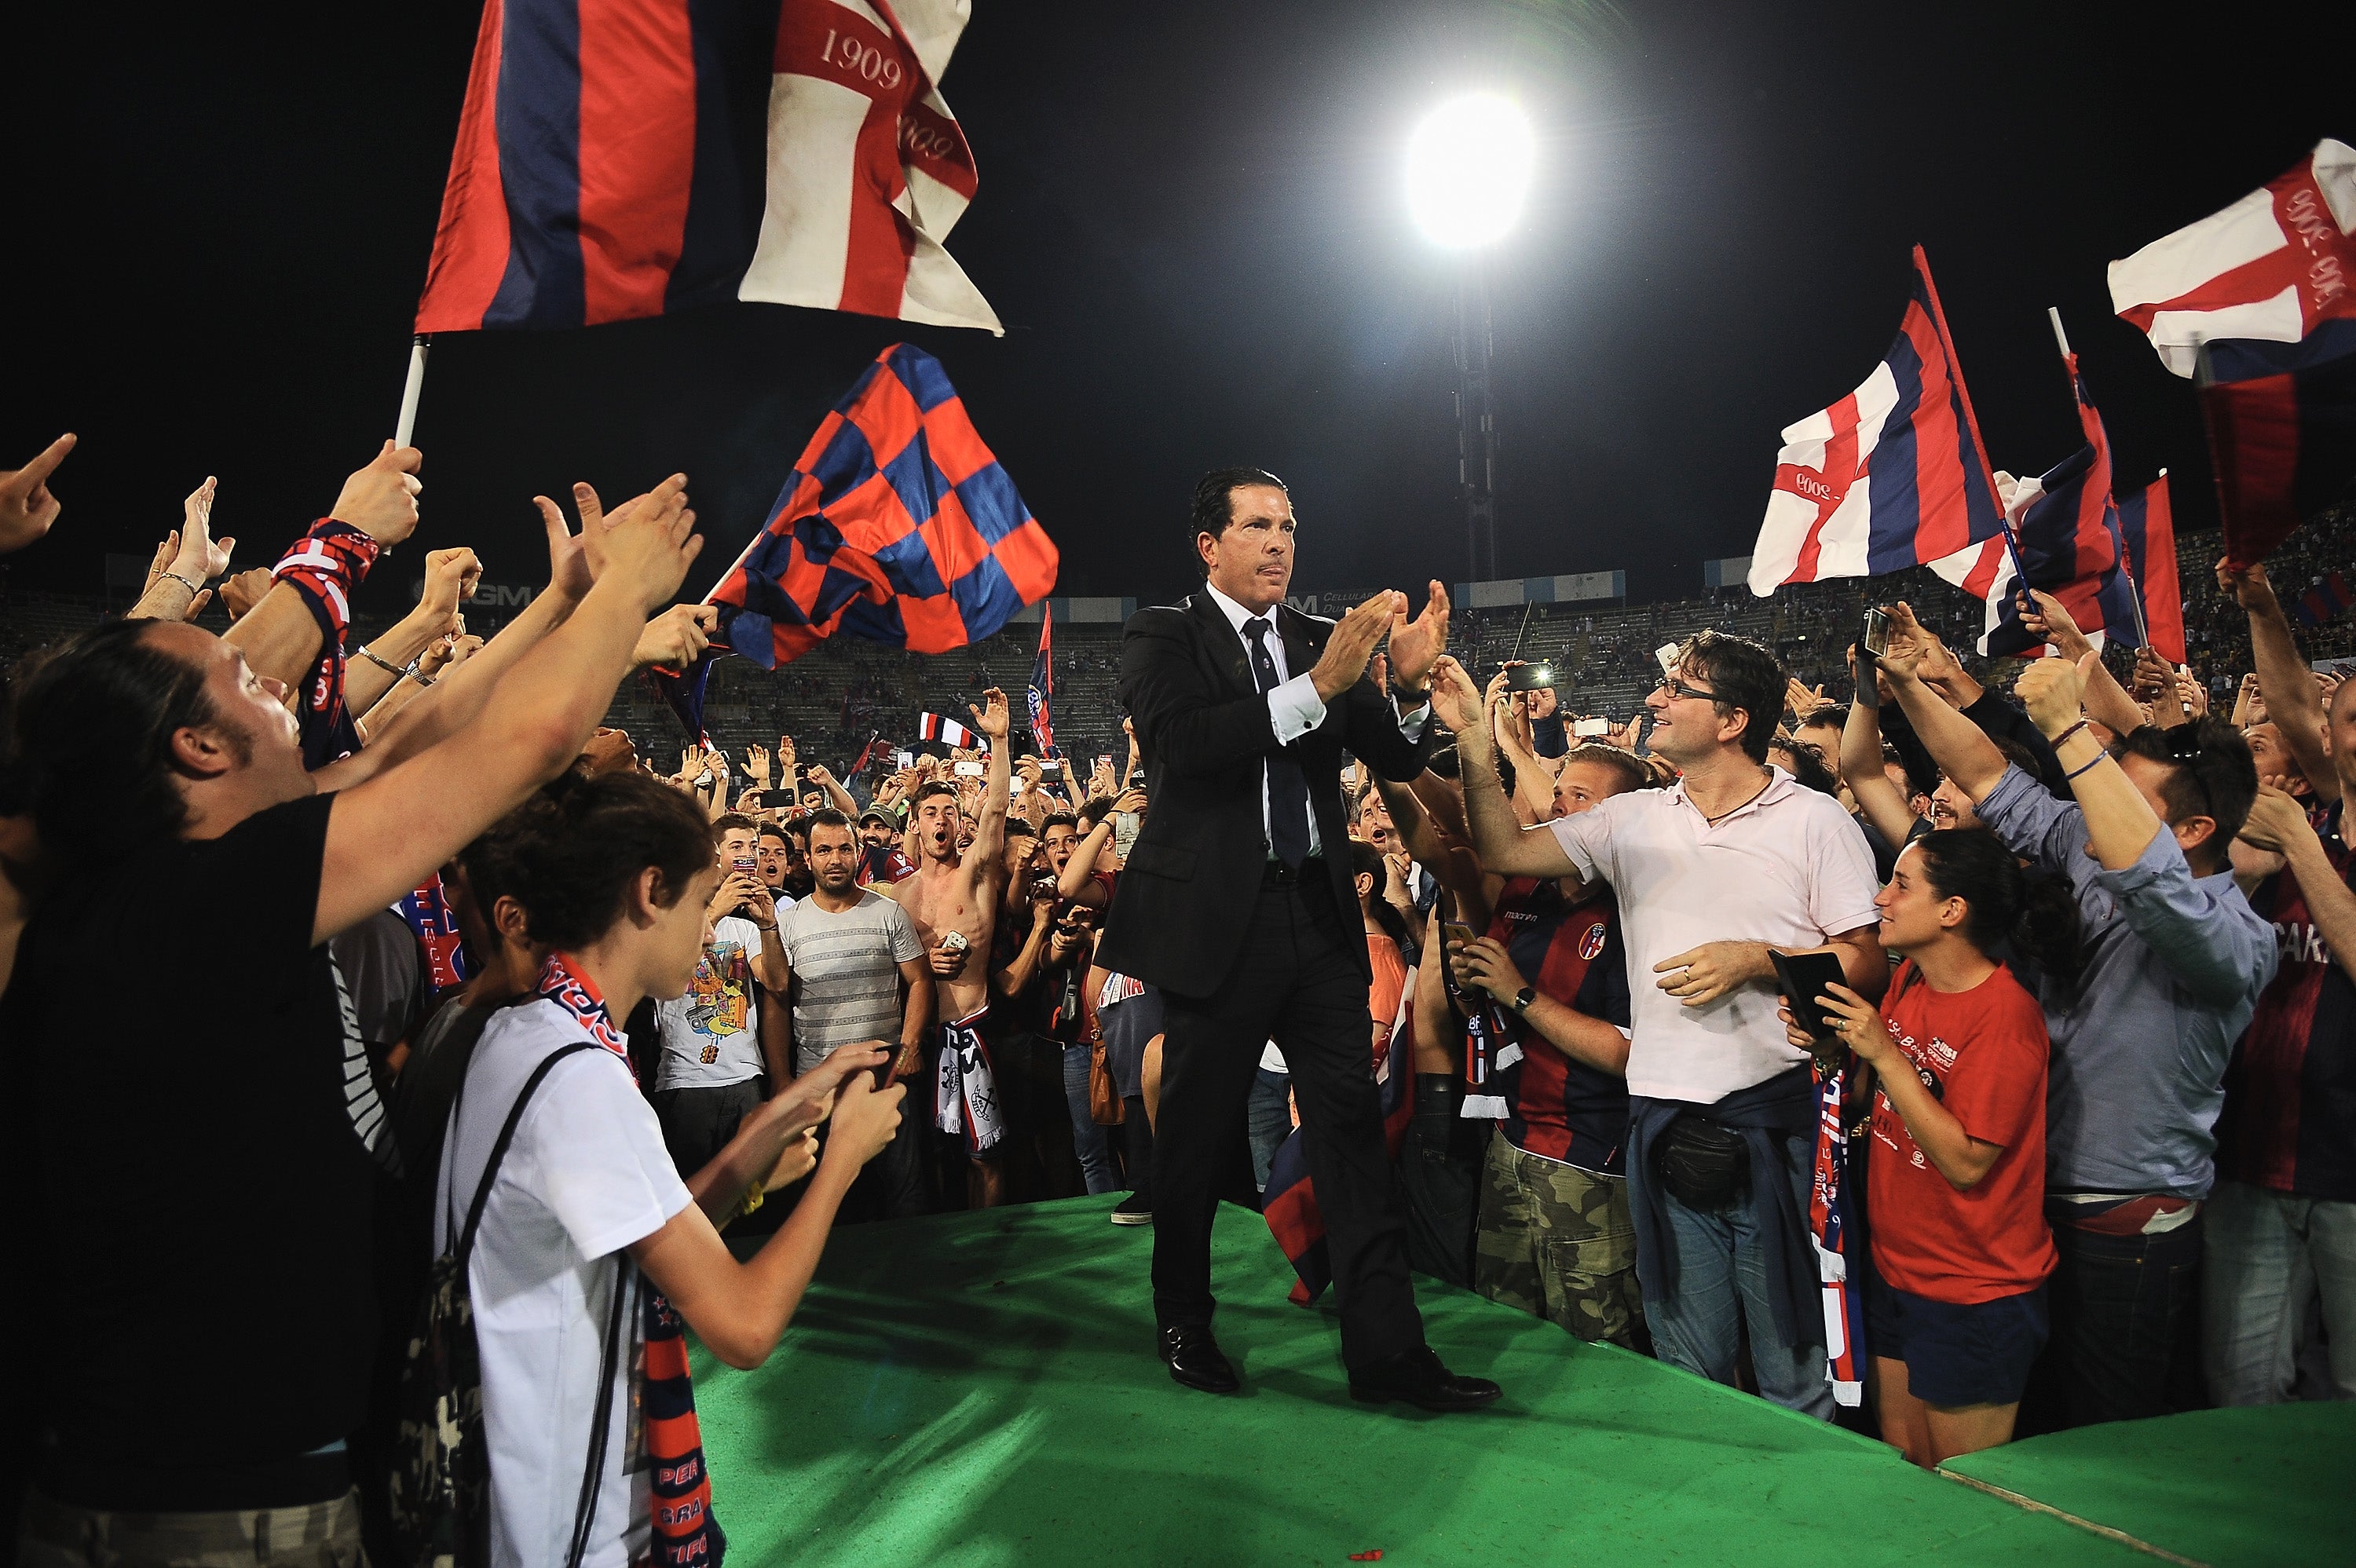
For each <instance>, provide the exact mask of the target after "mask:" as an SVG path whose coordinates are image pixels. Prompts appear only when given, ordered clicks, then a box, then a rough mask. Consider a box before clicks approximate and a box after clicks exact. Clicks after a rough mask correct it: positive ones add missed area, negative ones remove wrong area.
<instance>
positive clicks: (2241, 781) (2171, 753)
mask: <svg viewBox="0 0 2356 1568" xmlns="http://www.w3.org/2000/svg"><path fill="white" fill-rule="evenodd" d="M2111 754H2112V755H2113V756H2115V757H2122V758H2124V757H2146V758H2148V759H2149V760H2151V761H2152V762H2155V763H2167V764H2168V782H2167V783H2166V784H2161V785H2160V786H2159V798H2160V800H2161V801H2162V802H2163V803H2164V804H2165V805H2167V806H2168V825H2169V827H2175V826H2176V825H2177V824H2178V823H2179V822H2182V821H2183V820H2184V819H2185V818H2186V817H2189V816H2206V817H2208V818H2210V819H2211V821H2213V822H2215V823H2216V824H2217V831H2216V832H2214V833H2212V834H2211V835H2210V837H2209V840H2208V842H2207V843H2205V844H2202V845H2201V847H2200V848H2201V856H2202V858H2203V859H2204V861H2205V862H2206V863H2207V864H2208V865H2209V867H2210V868H2211V870H2214V869H2218V868H2220V867H2222V866H2223V865H2224V863H2225V848H2226V846H2227V845H2229V844H2231V843H2232V842H2233V835H2235V834H2236V833H2239V832H2240V831H2241V830H2242V824H2243V823H2244V822H2246V821H2247V820H2249V816H2250V805H2251V803H2252V802H2253V801H2254V800H2256V799H2257V798H2258V765H2257V763H2255V762H2254V761H2252V760H2251V757H2250V743H2249V742H2248V741H2244V739H2242V732H2241V731H2238V730H2236V729H2234V728H2233V724H2232V723H2231V722H2230V721H2229V720H2223V719H2217V718H2201V719H2195V720H2192V721H2191V722H2190V723H2189V724H2179V725H2178V726H2177V727H2176V728H2175V729H2173V730H2163V729H2161V728H2160V727H2159V726H2158V725H2157V724H2144V725H2139V726H2137V727H2136V729H2135V730H2133V731H2129V732H2128V733H2127V734H2126V735H2125V736H2123V737H2121V739H2120V741H2119V743H2118V745H2117V746H2116V747H2115V748H2114V749H2113V750H2112V752H2111Z"/></svg>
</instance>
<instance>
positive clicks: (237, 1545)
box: [16, 1491, 367, 1568]
mask: <svg viewBox="0 0 2356 1568" xmlns="http://www.w3.org/2000/svg"><path fill="white" fill-rule="evenodd" d="M16 1561H17V1562H18V1563H20V1564H22V1565H23V1568H358V1565H359V1564H361V1563H365V1562H366V1561H367V1559H366V1558H364V1557H363V1556H362V1555H361V1554H360V1495H359V1492H357V1491H351V1492H347V1493H345V1494H344V1495H343V1496H342V1497H340V1498H337V1499H336V1500H335V1501H333V1502H325V1503H306V1504H299V1505H297V1506H295V1507H293V1508H278V1509H229V1510H224V1511H222V1512H220V1513H109V1512H104V1511H102V1510H100V1509H86V1508H77V1507H75V1506H74V1505H72V1504H70V1503H61V1502H56V1501H52V1500H51V1499H48V1498H45V1497H43V1496H42V1495H41V1494H40V1493H38V1492H33V1493H31V1494H29V1495H28V1496H27V1498H26V1499H25V1515H24V1520H23V1526H22V1531H21V1533H20V1534H18V1536H17V1537H16Z"/></svg>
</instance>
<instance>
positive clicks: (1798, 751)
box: [1769, 734, 1840, 795]
mask: <svg viewBox="0 0 2356 1568" xmlns="http://www.w3.org/2000/svg"><path fill="white" fill-rule="evenodd" d="M1769 750H1771V751H1780V752H1783V754H1784V755H1785V756H1786V757H1789V758H1790V759H1791V760H1792V768H1791V773H1792V782H1793V783H1794V784H1798V785H1799V786H1800V787H1801V788H1802V789H1812V790H1815V792H1816V793H1817V794H1818V795H1838V794H1839V793H1840V786H1839V785H1838V784H1835V783H1834V782H1833V775H1832V770H1831V769H1830V768H1827V767H1826V766H1825V764H1824V763H1823V762H1822V761H1821V760H1820V759H1819V758H1818V757H1817V756H1816V754H1815V752H1811V751H1810V750H1808V749H1807V748H1806V747H1805V746H1803V745H1802V744H1800V742H1799V741H1794V740H1789V739H1786V738H1785V737H1784V736H1783V735H1781V734H1778V735H1777V736H1776V737H1775V739H1774V740H1773V741H1772V742H1771V744H1770V746H1769Z"/></svg>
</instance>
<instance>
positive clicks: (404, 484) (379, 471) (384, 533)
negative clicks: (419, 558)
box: [327, 441, 425, 545]
mask: <svg viewBox="0 0 2356 1568" xmlns="http://www.w3.org/2000/svg"><path fill="white" fill-rule="evenodd" d="M424 461H425V454H424V453H422V452H420V451H418V450H417V448H415V447H413V446H395V445H393V444H392V443H391V442H389V441H388V442H386V443H384V449H383V450H382V451H380V452H379V453H377V454H376V455H375V456H374V457H372V458H370V459H369V464H368V466H367V467H365V468H362V469H359V470H358V471H356V472H355V473H354V474H353V475H352V476H351V477H350V478H348V479H347V480H345V481H344V487H343V489H342V490H340V491H339V492H337V496H336V506H335V509H334V510H333V511H331V512H329V513H328V514H327V515H328V516H329V517H333V518H335V519H336V521H337V522H339V523H348V524H350V525H351V526H352V527H353V528H358V529H359V530H360V532H362V533H364V534H366V535H368V536H369V538H370V539H374V540H376V541H377V542H378V543H379V544H383V545H397V544H399V543H400V542H401V541H402V540H403V539H407V538H408V537H409V536H410V535H411V534H412V533H415V532H416V531H417V496H418V493H419V492H420V491H422V490H423V489H424V488H425V486H424V485H422V484H420V483H419V482H418V478H417V470H418V466H419V465H420V464H423V462H424Z"/></svg>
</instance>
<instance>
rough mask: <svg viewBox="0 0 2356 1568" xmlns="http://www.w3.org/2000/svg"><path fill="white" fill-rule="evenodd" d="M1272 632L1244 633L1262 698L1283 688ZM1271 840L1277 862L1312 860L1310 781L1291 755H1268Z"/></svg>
mask: <svg viewBox="0 0 2356 1568" xmlns="http://www.w3.org/2000/svg"><path fill="white" fill-rule="evenodd" d="M1269 630H1270V627H1269V624H1268V623H1267V622H1266V621H1264V620H1250V621H1246V622H1245V623H1244V632H1245V634H1246V635H1248V636H1249V637H1250V638H1251V648H1252V675H1253V677H1255V678H1256V679H1258V682H1259V688H1260V691H1261V693H1262V694H1263V695H1265V694H1266V693H1268V692H1271V691H1274V690H1275V689H1276V688H1278V687H1279V686H1280V685H1282V684H1283V683H1282V682H1281V681H1280V679H1279V678H1278V677H1277V673H1276V659H1275V657H1274V656H1272V655H1270V654H1269V651H1268V635H1269ZM1268 838H1269V848H1271V849H1273V850H1275V851H1276V858H1277V859H1280V860H1281V861H1283V862H1284V863H1285V864H1286V865H1287V866H1289V867H1290V868H1291V869H1294V870H1296V871H1297V870H1299V869H1301V862H1302V861H1303V860H1306V859H1309V781H1308V780H1307V779H1306V778H1304V777H1303V776H1302V775H1301V764H1300V763H1298V762H1296V761H1294V760H1293V756H1292V753H1291V752H1290V751H1280V752H1269V758H1268Z"/></svg>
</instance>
